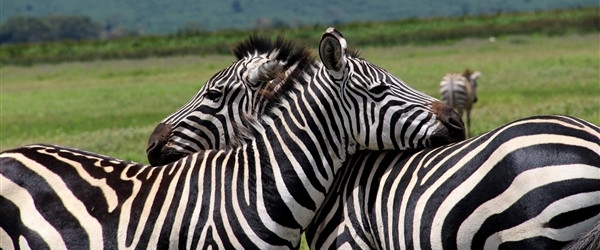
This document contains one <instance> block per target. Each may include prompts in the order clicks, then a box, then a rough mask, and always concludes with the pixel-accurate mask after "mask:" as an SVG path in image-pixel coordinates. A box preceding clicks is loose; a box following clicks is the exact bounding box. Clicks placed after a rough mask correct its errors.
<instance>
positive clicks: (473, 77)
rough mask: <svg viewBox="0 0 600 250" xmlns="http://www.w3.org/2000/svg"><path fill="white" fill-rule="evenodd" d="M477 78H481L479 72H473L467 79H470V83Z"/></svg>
mask: <svg viewBox="0 0 600 250" xmlns="http://www.w3.org/2000/svg"><path fill="white" fill-rule="evenodd" d="M479 77H481V72H479V71H475V72H473V74H471V76H470V77H469V78H470V79H471V81H475V80H477V78H479Z"/></svg>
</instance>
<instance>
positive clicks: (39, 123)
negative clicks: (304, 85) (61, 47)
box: [0, 34, 600, 162]
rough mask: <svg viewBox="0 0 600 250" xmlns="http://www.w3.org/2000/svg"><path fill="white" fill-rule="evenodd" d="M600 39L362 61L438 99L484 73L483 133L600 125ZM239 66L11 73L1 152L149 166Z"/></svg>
mask: <svg viewBox="0 0 600 250" xmlns="http://www.w3.org/2000/svg"><path fill="white" fill-rule="evenodd" d="M347 38H348V40H349V41H350V43H352V37H347ZM599 39H600V35H599V34H589V35H583V36H578V35H569V36H563V37H546V36H509V37H500V38H497V39H496V42H494V43H491V42H490V41H488V40H487V39H466V40H462V41H459V42H455V43H451V44H444V45H431V46H397V47H386V48H378V47H369V48H361V56H362V57H364V58H366V59H368V60H370V61H372V62H374V63H376V64H378V65H380V66H382V67H384V68H386V69H388V70H389V71H390V72H392V73H393V74H395V75H396V76H398V77H400V78H401V79H403V80H404V81H406V82H407V83H408V84H409V85H411V86H413V87H414V88H416V89H418V90H421V91H423V92H425V93H427V94H430V95H433V96H435V97H438V84H439V81H440V79H441V77H442V76H443V75H444V74H445V73H447V72H453V71H462V70H463V69H464V68H466V67H468V68H470V69H473V70H480V71H482V73H483V76H482V78H480V80H479V88H478V96H479V102H477V103H476V104H475V107H474V109H473V112H472V123H473V124H472V125H473V130H472V131H473V133H474V134H475V135H477V134H481V133H484V132H486V131H489V130H491V129H493V128H495V127H498V126H500V125H502V124H504V123H507V122H509V121H512V120H515V119H518V118H522V117H526V116H531V115H539V114H568V115H573V116H577V117H581V118H583V119H586V120H588V121H591V122H592V123H594V124H598V125H600V62H599V57H598V55H599V47H598V41H599ZM315 47H316V45H315ZM232 60H233V56H221V55H218V56H186V57H167V58H149V59H143V60H112V61H93V62H74V63H62V64H53V65H47V64H46V65H44V64H42V65H35V66H31V67H18V66H6V67H2V68H0V74H1V89H0V90H1V91H0V92H1V93H0V96H1V103H0V104H1V114H0V137H1V140H0V148H1V149H2V150H4V149H8V148H12V147H17V146H21V145H24V144H29V143H38V142H43V143H52V144H60V145H66V146H70V147H77V148H82V149H86V150H91V151H94V152H98V153H102V154H107V155H111V156H115V157H118V158H123V159H128V160H134V161H139V162H147V160H146V157H145V154H144V150H145V146H146V142H147V138H148V136H149V135H150V132H151V131H152V129H153V128H154V126H155V125H156V124H157V123H158V122H160V120H162V119H163V118H164V117H166V116H167V115H168V114H170V113H172V112H173V111H175V110H176V109H177V108H178V107H180V106H181V105H183V104H184V103H186V102H187V101H188V99H189V98H191V97H192V96H193V95H194V93H195V92H196V91H197V90H198V89H199V88H200V87H201V86H202V84H203V83H204V82H205V81H206V80H207V79H209V78H210V77H211V76H212V75H213V74H214V73H216V72H217V71H218V70H220V69H222V68H224V67H226V66H228V65H229V64H230V63H231V61H232Z"/></svg>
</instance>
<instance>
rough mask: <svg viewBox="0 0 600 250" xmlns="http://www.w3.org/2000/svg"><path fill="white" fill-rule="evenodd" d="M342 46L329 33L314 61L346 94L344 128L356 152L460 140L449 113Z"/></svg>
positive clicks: (461, 129) (461, 132)
mask: <svg viewBox="0 0 600 250" xmlns="http://www.w3.org/2000/svg"><path fill="white" fill-rule="evenodd" d="M346 44H347V43H346V40H345V39H344V37H343V36H342V34H341V33H340V32H339V31H337V30H335V29H333V28H329V29H327V31H326V32H325V33H324V34H323V37H322V38H321V43H320V45H319V56H320V58H321V61H322V62H323V64H324V66H325V68H326V71H327V72H328V75H329V77H330V80H331V81H333V82H334V85H337V86H338V87H339V88H340V89H346V90H345V91H341V92H340V95H341V98H342V99H343V102H344V103H348V104H350V105H347V106H346V107H350V109H349V110H346V112H347V113H348V114H351V115H354V116H355V117H354V118H351V119H350V120H351V121H352V122H349V123H348V124H347V125H348V126H349V127H350V129H351V130H352V131H351V133H350V134H351V135H352V136H353V137H354V138H353V139H354V140H356V141H357V144H358V148H357V149H359V150H360V149H371V150H380V149H382V148H383V149H390V148H393V149H400V150H404V149H414V148H422V147H427V146H439V145H444V144H448V143H451V142H455V141H459V140H463V139H464V138H465V132H464V125H463V122H462V120H461V118H460V116H459V115H458V114H457V113H456V112H454V111H453V110H452V109H451V108H449V107H448V106H447V105H445V104H444V103H442V102H441V101H439V100H437V99H435V98H433V97H431V96H428V95H425V94H423V93H421V92H418V91H416V90H414V89H412V88H410V87H409V86H408V85H406V84H405V83H404V82H403V81H402V80H400V79H398V78H397V77H395V76H393V75H392V74H390V73H389V72H387V71H386V70H384V69H383V68H381V67H379V66H377V65H374V64H372V63H370V62H368V61H366V60H364V59H362V58H358V57H357V53H356V51H349V50H348V49H347V45H346ZM386 128H391V130H386ZM390 145H391V146H390Z"/></svg>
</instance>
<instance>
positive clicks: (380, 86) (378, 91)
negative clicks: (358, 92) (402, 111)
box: [369, 83, 390, 95]
mask: <svg viewBox="0 0 600 250" xmlns="http://www.w3.org/2000/svg"><path fill="white" fill-rule="evenodd" d="M389 88H390V86H388V85H387V84H385V83H380V84H377V85H375V86H372V87H370V88H369V92H371V93H372V94H376V95H378V94H381V93H383V92H384V91H386V90H388V89H389Z"/></svg>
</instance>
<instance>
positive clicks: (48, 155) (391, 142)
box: [0, 28, 464, 249]
mask: <svg viewBox="0 0 600 250" xmlns="http://www.w3.org/2000/svg"><path fill="white" fill-rule="evenodd" d="M249 48H253V46H250V47H249ZM256 52H257V51H255V50H252V51H248V53H249V55H248V57H251V58H253V59H259V57H261V56H259V54H258V53H256ZM319 52H320V56H321V58H322V59H324V60H323V64H322V65H321V64H318V63H315V62H314V61H312V60H308V63H302V64H297V65H298V66H297V67H296V68H295V69H294V70H293V72H291V73H289V75H287V77H284V78H285V82H284V83H281V84H283V85H281V89H279V90H278V91H277V95H276V96H269V98H273V99H271V100H272V104H271V106H269V108H268V109H266V112H265V114H263V115H261V116H259V117H256V119H254V120H247V122H248V124H250V126H248V131H247V134H246V135H245V136H246V138H247V139H246V140H245V141H244V142H243V143H242V144H241V145H240V146H238V147H235V148H231V149H228V150H209V151H200V152H198V153H195V154H191V155H189V156H187V157H184V158H182V159H180V160H178V161H176V162H174V163H172V164H169V165H167V166H160V167H151V166H143V165H140V164H136V163H130V162H123V161H120V160H117V159H113V158H110V157H106V156H102V155H97V154H93V153H89V152H85V151H81V150H76V149H69V148H64V147H59V146H50V145H30V146H25V147H21V148H16V149H12V150H7V151H4V152H2V153H0V183H2V189H1V190H0V207H2V208H3V209H2V213H0V229H1V230H0V247H1V248H2V249H12V248H33V249H40V248H49V247H51V248H57V249H72V248H75V249H80V248H98V249H102V248H107V249H116V248H150V247H151V248H154V247H156V248H167V247H170V248H176V247H177V248H188V249H189V248H208V247H210V248H225V249H236V248H241V247H244V248H255V249H264V248H275V247H288V248H296V247H298V245H299V240H300V235H301V233H302V231H303V229H304V228H306V227H307V226H308V223H309V222H310V220H311V219H312V217H313V216H314V214H315V211H316V210H317V209H318V208H319V207H320V204H321V202H322V201H323V200H324V198H325V194H326V193H327V191H328V189H329V187H330V185H331V183H332V182H333V176H335V174H336V173H337V172H338V170H339V169H340V168H341V167H342V162H343V161H345V159H346V158H348V157H349V156H350V155H352V154H353V153H354V152H356V151H357V150H361V149H408V148H412V147H417V146H421V145H427V144H432V145H435V144H439V143H447V142H452V141H456V140H460V139H462V138H464V130H463V129H462V126H460V125H461V124H456V123H449V122H448V121H453V122H456V121H457V120H456V119H457V117H456V116H457V115H455V116H454V115H453V114H454V113H453V112H449V108H448V109H444V108H443V107H444V105H441V104H439V103H438V102H437V101H436V100H435V99H433V98H431V97H428V96H425V95H423V94H421V93H419V92H416V91H414V90H412V89H410V88H409V87H408V86H406V85H405V84H404V83H402V82H401V81H400V80H398V79H397V78H395V77H393V76H392V75H390V74H389V73H387V72H386V71H384V70H383V69H381V68H379V67H377V66H375V65H373V64H371V63H369V62H367V61H365V60H363V59H359V58H355V57H353V55H352V54H347V52H346V41H345V40H344V38H343V37H342V36H341V34H340V33H339V32H338V31H336V30H334V29H331V28H330V29H328V30H327V32H326V33H325V34H324V35H323V37H322V39H321V43H320V45H319ZM303 54H304V53H303ZM252 55H255V57H252ZM304 55H306V54H304ZM261 58H262V57H261ZM303 58H304V57H303ZM246 59H248V58H245V59H244V60H239V61H237V62H235V63H234V64H233V65H232V66H230V67H229V68H227V69H225V70H223V71H221V72H220V73H218V74H217V75H216V76H215V77H214V78H213V79H211V80H209V83H207V85H208V86H207V87H205V88H203V89H204V90H205V91H204V92H203V93H200V96H201V97H200V98H201V99H203V100H202V101H201V102H203V103H207V106H213V107H217V108H218V107H219V105H220V104H221V102H225V101H230V100H228V94H229V93H235V91H251V90H252V89H254V88H257V87H260V86H259V85H261V84H260V82H263V84H265V83H267V82H270V81H266V82H264V81H263V80H264V79H263V78H262V76H264V75H263V74H262V73H264V72H266V71H268V68H262V66H261V65H264V63H257V62H256V61H255V60H252V59H250V60H246ZM291 63H293V62H291ZM264 70H266V71H264ZM223 72H235V73H233V74H231V78H219V76H220V75H221V74H223ZM267 75H268V74H267ZM249 83H250V84H249ZM252 83H256V85H254V84H252ZM272 83H273V84H280V83H277V82H276V81H275V82H272ZM247 84H249V85H247ZM240 88H241V89H242V90H240ZM200 105H202V104H200ZM248 119H250V118H248ZM458 121H460V120H458ZM452 136H454V137H452Z"/></svg>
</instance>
